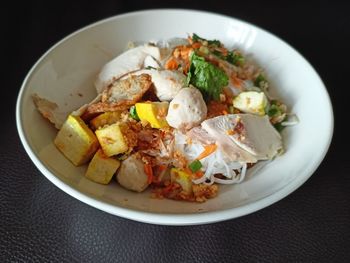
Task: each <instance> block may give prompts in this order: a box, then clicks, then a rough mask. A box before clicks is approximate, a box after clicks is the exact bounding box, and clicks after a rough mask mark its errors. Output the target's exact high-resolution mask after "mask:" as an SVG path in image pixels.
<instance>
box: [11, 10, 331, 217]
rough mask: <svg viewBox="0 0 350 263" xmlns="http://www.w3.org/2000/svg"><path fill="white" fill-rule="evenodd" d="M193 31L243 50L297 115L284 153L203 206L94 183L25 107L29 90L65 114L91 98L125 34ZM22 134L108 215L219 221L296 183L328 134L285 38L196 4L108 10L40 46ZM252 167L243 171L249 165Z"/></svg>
mask: <svg viewBox="0 0 350 263" xmlns="http://www.w3.org/2000/svg"><path fill="white" fill-rule="evenodd" d="M191 32H195V33H197V34H199V35H200V36H203V37H205V38H209V39H211V38H215V39H219V40H221V41H222V42H223V43H224V44H225V45H226V46H228V47H233V46H236V47H239V48H240V49H242V50H243V51H244V52H246V53H248V54H252V56H253V58H254V59H255V60H256V61H257V63H259V64H260V66H262V67H263V68H264V69H265V70H266V73H267V76H268V78H269V80H270V82H271V86H272V87H271V92H272V94H274V95H276V96H277V97H278V98H280V99H282V100H283V101H284V102H286V104H287V105H288V106H289V108H290V111H291V112H294V113H296V114H297V115H298V117H299V120H300V123H299V124H298V125H297V126H293V127H290V128H288V129H285V130H284V131H283V138H284V145H285V148H286V152H285V154H284V155H282V156H281V157H278V158H276V159H275V160H273V161H272V162H269V163H263V164H260V165H258V166H257V167H256V168H255V170H257V169H258V168H260V169H259V171H257V172H254V174H253V175H250V176H248V178H247V179H246V180H245V181H244V182H243V183H241V184H237V185H228V186H221V187H220V192H219V196H218V197H217V198H215V199H212V200H209V201H207V202H206V203H203V204H197V203H188V202H178V201H172V200H165V199H164V200H158V199H152V198H150V192H149V191H146V192H144V193H141V194H137V193H133V192H130V191H127V190H125V189H123V188H121V187H119V186H118V185H117V183H115V182H112V183H111V184H110V185H107V186H103V185H99V184H96V183H93V182H91V181H89V180H88V179H86V178H85V177H84V172H85V169H86V166H82V167H75V166H73V165H72V164H71V163H70V162H69V161H68V160H66V159H65V158H64V157H63V155H62V154H61V153H60V152H59V151H58V150H57V149H56V148H55V146H54V145H53V139H54V137H55V135H56V132H57V131H56V130H55V129H54V128H53V127H52V126H51V125H50V124H49V123H48V122H47V121H46V120H44V119H43V118H42V117H41V116H40V114H39V113H38V112H37V111H36V109H35V108H34V105H33V102H32V100H31V94H33V93H38V94H40V95H41V96H42V97H45V98H47V99H49V100H52V101H54V102H56V103H57V104H58V106H59V108H60V109H61V111H62V112H63V113H67V112H70V111H71V110H74V109H76V108H78V107H79V106H81V105H82V104H84V103H86V102H89V101H90V100H91V99H92V98H94V97H95V96H96V93H95V89H94V86H93V83H94V80H95V77H96V75H97V73H98V71H99V70H100V68H101V67H102V66H103V65H104V64H105V63H106V62H107V61H109V60H110V59H112V58H113V57H114V56H116V55H117V54H119V53H120V52H122V51H123V50H124V49H125V47H126V45H127V43H128V42H129V41H148V40H157V39H168V38H172V37H186V36H187V33H191ZM17 124H18V130H19V133H20V136H21V139H22V142H23V144H24V146H25V148H26V150H27V152H28V154H29V156H30V157H31V159H32V160H33V161H34V163H35V164H36V165H37V167H38V168H39V169H40V170H41V171H42V172H43V173H44V175H45V176H46V177H47V178H48V179H49V180H51V181H52V182H53V183H55V184H56V185H57V186H59V187H60V188H62V189H63V190H64V191H66V192H68V193H69V194H71V195H73V196H75V197H77V198H79V199H80V200H82V201H84V202H86V203H88V204H90V205H93V206H95V207H98V208H100V209H102V210H105V211H107V212H109V213H113V214H117V215H120V216H123V217H127V218H132V219H135V220H139V221H145V222H153V223H159V224H196V223H206V222H213V221H219V220H224V219H228V218H233V217H237V216H240V215H244V214H247V213H250V212H253V211H255V210H258V209H260V208H263V207H265V206H267V205H269V204H271V203H273V202H275V201H277V200H279V199H281V198H283V197H284V196H286V195H288V194H289V193H290V192H292V191H293V190H295V189H296V188H297V187H299V186H300V185H301V184H302V183H303V182H304V181H305V180H306V179H307V178H308V177H309V176H311V174H312V173H313V172H314V170H315V169H316V168H317V166H318V165H319V163H320V162H321V161H322V159H323V157H324V155H325V153H326V151H327V149H328V146H329V143H330V140H331V136H332V132H333V116H332V108H331V104H330V101H329V97H328V94H327V92H326V90H325V87H324V85H323V83H322V81H321V80H320V78H319V77H318V75H317V73H316V72H315V71H314V69H313V68H312V67H311V66H310V65H309V63H308V62H307V61H306V60H305V59H304V58H303V57H302V56H301V55H300V54H299V53H297V52H296V51H295V50H294V49H293V48H291V47H290V46H289V45H288V44H286V43H285V42H283V41H282V40H280V39H278V38H277V37H275V36H273V35H271V34H270V33H268V32H266V31H264V30H261V29H259V28H257V27H255V26H253V25H250V24H248V23H245V22H242V21H239V20H236V19H233V18H229V17H225V16H221V15H216V14H210V13H205V12H196V11H186V10H150V11H143V12H135V13H130V14H125V15H121V16H116V17H113V18H110V19H107V20H104V21H102V22H98V23H96V24H93V25H91V26H88V27H86V28H84V29H82V30H80V31H78V32H76V33H74V34H72V35H70V36H68V37H67V38H65V39H64V40H63V41H61V42H60V43H58V44H57V45H56V46H54V47H53V48H52V49H51V50H49V51H48V52H47V53H46V54H45V55H44V56H43V57H42V58H41V59H40V60H39V61H38V62H37V64H36V65H35V66H34V67H33V69H32V70H31V71H30V73H29V74H28V76H27V78H26V80H25V82H24V84H23V86H22V89H21V92H20V95H19V98H18V104H17ZM250 173H251V174H252V171H251V172H250Z"/></svg>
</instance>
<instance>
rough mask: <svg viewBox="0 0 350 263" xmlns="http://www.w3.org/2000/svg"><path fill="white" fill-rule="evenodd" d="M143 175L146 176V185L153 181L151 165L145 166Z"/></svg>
mask: <svg viewBox="0 0 350 263" xmlns="http://www.w3.org/2000/svg"><path fill="white" fill-rule="evenodd" d="M143 169H144V171H145V174H146V175H147V183H148V184H150V183H152V181H153V170H152V165H150V164H145V165H144V167H143Z"/></svg>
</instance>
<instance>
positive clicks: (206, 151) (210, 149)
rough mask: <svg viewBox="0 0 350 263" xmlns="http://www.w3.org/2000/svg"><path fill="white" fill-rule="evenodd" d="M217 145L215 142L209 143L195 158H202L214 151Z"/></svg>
mask: <svg viewBox="0 0 350 263" xmlns="http://www.w3.org/2000/svg"><path fill="white" fill-rule="evenodd" d="M216 148H217V145H216V144H209V145H206V146H205V147H204V151H203V152H202V153H201V154H200V155H199V156H198V157H197V158H196V159H197V160H200V159H203V158H205V157H207V156H209V155H210V154H212V153H213V152H215V151H216Z"/></svg>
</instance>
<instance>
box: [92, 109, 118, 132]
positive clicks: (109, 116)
mask: <svg viewBox="0 0 350 263" xmlns="http://www.w3.org/2000/svg"><path fill="white" fill-rule="evenodd" d="M120 114H121V111H107V112H104V113H102V114H100V115H98V116H97V117H95V118H93V119H92V120H91V121H90V126H91V128H92V129H93V130H97V129H98V128H100V127H103V126H105V125H111V124H113V123H116V122H117V121H119V120H120Z"/></svg>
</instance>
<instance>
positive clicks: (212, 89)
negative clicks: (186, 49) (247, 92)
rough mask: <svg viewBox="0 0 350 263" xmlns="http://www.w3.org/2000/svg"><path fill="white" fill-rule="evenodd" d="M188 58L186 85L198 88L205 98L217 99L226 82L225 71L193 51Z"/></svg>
mask: <svg viewBox="0 0 350 263" xmlns="http://www.w3.org/2000/svg"><path fill="white" fill-rule="evenodd" d="M190 60H191V65H190V70H189V72H188V75H187V85H188V84H192V85H193V86H195V87H196V88H198V89H199V90H200V92H201V93H202V94H203V97H204V98H205V99H206V100H208V99H210V98H213V99H215V100H219V99H220V93H221V92H222V89H223V87H224V86H226V85H227V84H228V77H227V75H226V74H225V72H224V71H223V70H222V69H220V68H218V67H216V66H214V65H213V64H211V63H209V62H207V61H205V59H204V58H203V57H201V56H198V55H197V54H196V53H195V52H193V53H192V54H191V57H190Z"/></svg>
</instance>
